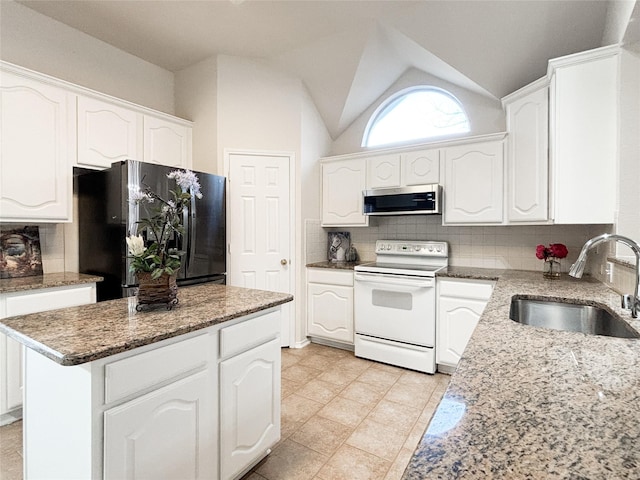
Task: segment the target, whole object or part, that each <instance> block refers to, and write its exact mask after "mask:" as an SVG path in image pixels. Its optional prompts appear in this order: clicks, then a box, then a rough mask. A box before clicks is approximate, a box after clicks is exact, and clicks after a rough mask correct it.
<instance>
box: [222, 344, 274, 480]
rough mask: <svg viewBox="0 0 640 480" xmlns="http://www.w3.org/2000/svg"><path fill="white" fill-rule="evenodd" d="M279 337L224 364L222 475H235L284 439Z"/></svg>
mask: <svg viewBox="0 0 640 480" xmlns="http://www.w3.org/2000/svg"><path fill="white" fill-rule="evenodd" d="M279 343H280V342H279V341H278V339H274V340H272V341H270V342H268V343H265V344H263V345H260V346H259V347H256V348H253V349H251V350H249V351H247V352H245V353H242V354H240V355H237V356H235V357H232V358H230V359H228V360H225V361H223V362H222V363H221V364H220V478H221V479H222V480H227V479H232V478H235V477H236V475H237V474H238V473H240V472H241V471H242V469H243V468H245V467H246V466H247V465H249V464H251V463H252V462H254V461H255V460H257V459H258V458H260V457H261V456H262V455H264V452H265V451H266V450H267V449H268V448H270V447H272V446H273V445H274V444H275V443H276V442H277V441H278V440H279V439H280V363H281V362H280V345H279Z"/></svg>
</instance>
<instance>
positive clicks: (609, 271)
mask: <svg viewBox="0 0 640 480" xmlns="http://www.w3.org/2000/svg"><path fill="white" fill-rule="evenodd" d="M606 273H607V282H609V283H613V263H612V262H607V269H606Z"/></svg>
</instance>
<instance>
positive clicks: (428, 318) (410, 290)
mask: <svg viewBox="0 0 640 480" xmlns="http://www.w3.org/2000/svg"><path fill="white" fill-rule="evenodd" d="M354 299H355V302H354V303H355V305H354V307H355V312H354V317H355V319H354V322H355V331H356V333H359V334H362V335H369V336H372V337H378V338H384V339H388V340H395V341H398V342H403V343H409V344H413V345H420V346H425V347H435V337H436V321H435V316H436V305H435V302H436V293H435V278H432V277H413V276H397V275H384V274H375V273H363V272H356V274H355V292H354Z"/></svg>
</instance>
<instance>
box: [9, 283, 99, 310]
mask: <svg viewBox="0 0 640 480" xmlns="http://www.w3.org/2000/svg"><path fill="white" fill-rule="evenodd" d="M95 302H96V285H95V283H91V284H85V285H80V286H77V287H60V288H47V289H42V290H37V291H36V292H34V291H33V290H30V291H26V292H19V293H11V294H7V296H6V312H7V313H6V314H7V316H8V317H12V316H14V315H27V314H30V313H38V312H44V311H46V310H55V309H57V308H66V307H75V306H77V305H86V304H88V303H95Z"/></svg>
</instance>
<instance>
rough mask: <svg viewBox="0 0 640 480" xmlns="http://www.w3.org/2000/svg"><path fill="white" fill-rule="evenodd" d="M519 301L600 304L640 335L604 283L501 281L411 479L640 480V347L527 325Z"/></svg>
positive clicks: (528, 277) (505, 277)
mask: <svg viewBox="0 0 640 480" xmlns="http://www.w3.org/2000/svg"><path fill="white" fill-rule="evenodd" d="M514 294H525V295H532V296H545V297H553V298H556V299H574V300H589V301H593V302H596V303H599V304H601V305H604V306H606V307H608V308H610V309H611V310H613V311H614V312H616V313H618V314H620V315H621V316H622V317H623V318H624V319H626V320H628V321H629V323H630V324H631V325H632V326H633V327H634V328H635V329H636V330H640V320H639V319H631V317H630V314H629V312H628V311H623V310H621V309H620V308H619V302H620V297H619V295H618V294H616V293H615V292H613V291H612V290H610V289H608V288H607V287H605V286H604V285H602V284H601V283H599V282H596V281H593V280H591V281H589V280H577V279H573V278H571V277H568V276H566V275H564V276H563V278H562V279H560V280H551V281H549V280H544V279H543V278H542V275H541V273H539V272H522V271H505V272H502V274H501V275H500V279H499V280H498V282H497V283H496V287H495V289H494V292H493V295H492V297H491V299H490V301H489V303H488V305H487V307H486V309H485V311H484V314H483V315H482V318H481V320H480V322H479V324H478V326H477V328H476V330H475V332H474V334H473V336H472V338H471V341H470V342H469V345H468V346H467V348H466V350H465V352H464V355H463V358H462V360H461V361H460V364H459V366H458V369H457V371H456V373H455V374H454V375H453V377H452V378H451V383H450V385H449V388H448V390H447V392H446V393H445V396H444V397H443V399H442V402H441V403H440V405H439V407H438V409H437V411H436V412H435V414H434V417H433V418H432V420H431V423H430V425H429V427H428V429H427V431H426V433H425V434H424V436H423V438H422V440H421V442H420V444H419V445H418V448H417V449H416V452H415V453H414V456H413V458H412V459H411V461H410V462H409V465H408V467H407V470H406V471H405V474H404V477H403V479H404V480H409V479H425V478H438V479H453V478H465V479H524V478H526V479H587V478H588V479H591V480H594V479H612V478H640V448H638V445H639V444H640V340H633V339H621V338H612V337H602V336H596V335H585V334H581V333H572V332H564V331H556V330H549V329H542V328H535V327H530V326H527V325H521V324H519V323H516V322H513V321H511V320H509V304H510V301H511V296H512V295H514Z"/></svg>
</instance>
